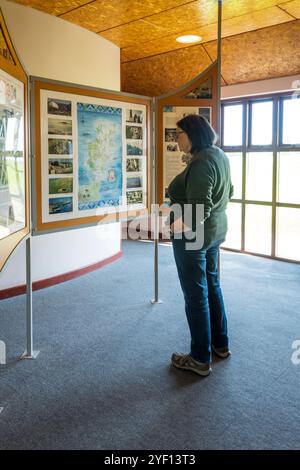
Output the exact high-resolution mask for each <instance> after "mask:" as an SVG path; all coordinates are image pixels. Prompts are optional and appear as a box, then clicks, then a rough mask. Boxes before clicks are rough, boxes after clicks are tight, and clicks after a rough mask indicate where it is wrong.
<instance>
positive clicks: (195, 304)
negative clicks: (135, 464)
mask: <svg viewBox="0 0 300 470" xmlns="http://www.w3.org/2000/svg"><path fill="white" fill-rule="evenodd" d="M223 241H224V240H219V241H217V242H214V243H212V244H211V245H209V246H208V247H207V248H205V249H200V250H186V249H185V245H186V239H185V238H184V237H183V238H182V239H174V238H172V244H173V251H174V258H175V262H176V266H177V271H178V276H179V280H180V284H181V288H182V291H183V295H184V300H185V313H186V317H187V321H188V324H189V328H190V332H191V351H190V354H191V356H192V357H193V358H194V359H196V360H197V361H200V362H204V363H208V362H210V361H211V344H213V345H214V346H215V347H217V348H223V347H228V334H227V318H226V312H225V307H224V301H223V295H222V290H221V287H220V282H219V278H218V259H219V253H220V248H219V247H220V244H221V243H223Z"/></svg>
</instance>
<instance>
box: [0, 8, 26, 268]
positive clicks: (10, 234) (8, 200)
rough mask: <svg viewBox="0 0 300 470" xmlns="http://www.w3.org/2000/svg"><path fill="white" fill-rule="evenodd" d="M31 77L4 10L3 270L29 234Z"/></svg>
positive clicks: (0, 126)
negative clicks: (19, 52)
mask: <svg viewBox="0 0 300 470" xmlns="http://www.w3.org/2000/svg"><path fill="white" fill-rule="evenodd" d="M26 121H27V76H26V74H25V72H24V70H23V67H22V65H21V63H20V62H19V60H18V57H17V55H16V53H15V50H14V48H13V45H12V43H11V40H10V38H9V35H8V31H7V28H6V25H5V22H4V19H3V16H2V13H1V11H0V270H1V269H2V268H3V266H4V264H5V262H6V261H7V259H8V258H9V256H10V254H11V253H12V252H13V250H14V249H15V248H16V246H17V245H18V244H19V243H20V241H21V240H22V239H23V238H24V237H25V236H26V235H27V234H28V233H29V190H28V182H29V178H28V151H27V125H26Z"/></svg>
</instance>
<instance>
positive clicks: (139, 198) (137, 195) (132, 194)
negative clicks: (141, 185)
mask: <svg viewBox="0 0 300 470" xmlns="http://www.w3.org/2000/svg"><path fill="white" fill-rule="evenodd" d="M126 196H127V204H142V203H143V191H127V193H126Z"/></svg>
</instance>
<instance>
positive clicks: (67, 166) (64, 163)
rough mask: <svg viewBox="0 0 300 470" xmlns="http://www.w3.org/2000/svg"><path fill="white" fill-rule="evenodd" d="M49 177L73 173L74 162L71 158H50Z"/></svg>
mask: <svg viewBox="0 0 300 470" xmlns="http://www.w3.org/2000/svg"><path fill="white" fill-rule="evenodd" d="M48 169H49V175H66V174H69V175H70V174H72V173H73V160H72V159H71V158H49V162H48Z"/></svg>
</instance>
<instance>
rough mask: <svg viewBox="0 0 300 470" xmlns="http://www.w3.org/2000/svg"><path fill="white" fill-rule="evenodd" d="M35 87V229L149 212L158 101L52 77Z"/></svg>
mask: <svg viewBox="0 0 300 470" xmlns="http://www.w3.org/2000/svg"><path fill="white" fill-rule="evenodd" d="M31 83H32V98H33V108H32V109H33V110H34V123H33V131H34V142H33V145H34V157H35V158H34V169H35V179H34V186H35V188H36V201H35V202H36V204H35V211H34V213H35V217H34V230H35V232H38V233H40V232H42V231H45V230H46V231H49V230H50V231H51V230H61V229H63V228H72V227H78V226H80V225H86V224H95V223H99V222H102V223H103V222H111V221H113V220H121V219H122V220H126V219H127V218H128V217H131V216H139V215H143V214H144V213H146V212H147V210H148V209H149V204H150V202H151V201H150V187H151V186H150V180H151V178H150V161H149V160H150V159H149V149H150V131H149V129H150V113H151V99H150V98H147V97H136V96H134V95H129V94H122V93H113V92H111V91H108V90H99V89H94V88H84V87H80V88H79V87H76V86H75V85H70V84H65V83H57V82H52V81H47V80H44V79H34V78H32V79H31Z"/></svg>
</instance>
